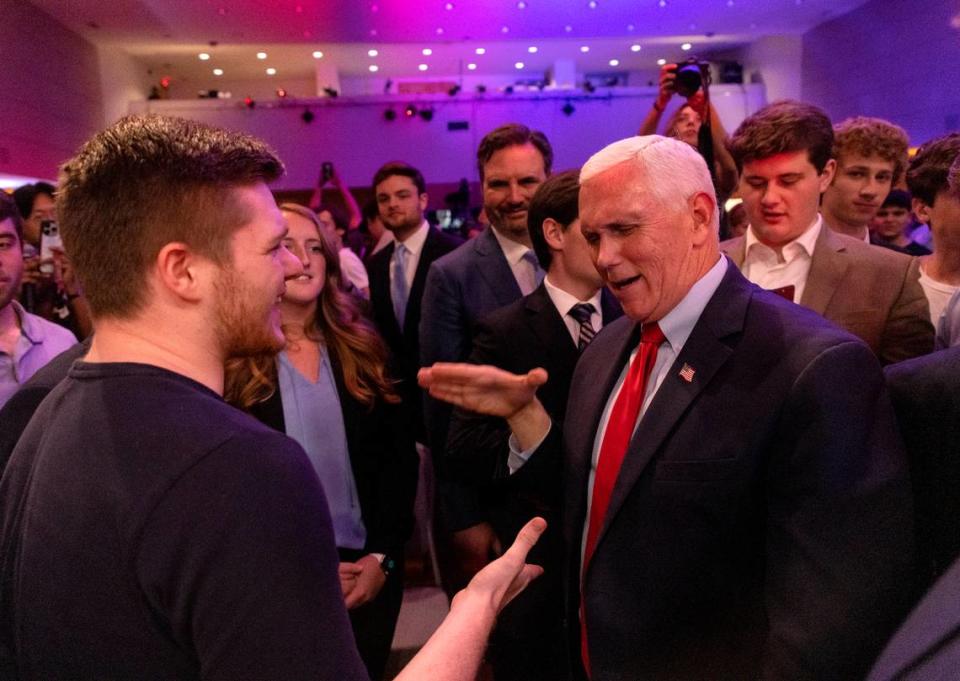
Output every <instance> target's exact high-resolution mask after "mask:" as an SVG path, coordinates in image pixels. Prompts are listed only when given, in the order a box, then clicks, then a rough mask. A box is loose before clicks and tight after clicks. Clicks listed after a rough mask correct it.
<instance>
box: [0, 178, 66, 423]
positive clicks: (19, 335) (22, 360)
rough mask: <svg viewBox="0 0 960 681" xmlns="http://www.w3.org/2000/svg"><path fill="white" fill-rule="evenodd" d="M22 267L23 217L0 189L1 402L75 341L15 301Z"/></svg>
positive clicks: (58, 327)
mask: <svg viewBox="0 0 960 681" xmlns="http://www.w3.org/2000/svg"><path fill="white" fill-rule="evenodd" d="M23 271H24V262H23V221H22V220H21V218H20V213H19V211H18V210H17V207H16V205H15V204H14V202H13V199H11V198H10V197H9V196H7V195H6V194H5V193H3V192H0V406H3V404H4V403H5V402H6V401H7V400H8V399H10V397H11V396H12V395H13V393H15V392H16V391H17V389H18V388H19V387H20V385H21V384H22V383H24V382H25V381H26V380H27V379H28V378H30V377H31V376H32V375H33V374H35V373H36V372H37V370H38V369H40V368H41V367H42V366H43V365H45V364H46V363H47V362H49V361H50V360H51V359H52V358H54V357H56V356H57V355H58V354H60V353H61V352H63V351H64V350H66V349H67V348H69V347H70V346H72V345H74V344H75V343H76V342H77V339H76V338H74V336H73V334H72V333H70V332H69V331H67V330H66V329H64V328H62V327H60V326H57V325H56V324H52V323H50V322H48V321H46V320H45V319H43V318H41V317H38V316H37V315H34V314H30V313H29V312H27V311H26V310H24V309H23V307H22V306H21V305H20V303H18V302H17V301H16V294H17V290H18V289H19V288H20V282H21V280H22V279H23Z"/></svg>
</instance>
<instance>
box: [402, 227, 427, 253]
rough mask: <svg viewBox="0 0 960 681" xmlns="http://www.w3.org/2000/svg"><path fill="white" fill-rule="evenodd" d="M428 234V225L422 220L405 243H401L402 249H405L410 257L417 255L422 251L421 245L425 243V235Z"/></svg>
mask: <svg viewBox="0 0 960 681" xmlns="http://www.w3.org/2000/svg"><path fill="white" fill-rule="evenodd" d="M429 233H430V223H429V222H427V221H426V220H424V221H423V222H422V223H420V226H419V227H418V228H417V231H416V232H414V233H413V234H411V235H410V236H408V237H407V239H406V241H404V242H402V243H403V247H404V248H406V249H407V252H409V253H410V254H411V255H419V254H420V251H422V250H423V244H424V243H425V242H426V240H427V234H429ZM398 243H400V242H398Z"/></svg>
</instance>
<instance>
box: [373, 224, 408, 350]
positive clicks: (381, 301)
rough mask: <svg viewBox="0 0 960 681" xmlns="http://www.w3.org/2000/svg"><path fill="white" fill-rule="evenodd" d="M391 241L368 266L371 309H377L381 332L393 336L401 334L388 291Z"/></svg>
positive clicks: (391, 260) (391, 254) (391, 258)
mask: <svg viewBox="0 0 960 681" xmlns="http://www.w3.org/2000/svg"><path fill="white" fill-rule="evenodd" d="M393 248H394V244H393V242H391V243H390V245H388V246H386V247H385V248H384V249H383V251H381V252H380V253H377V255H376V256H375V257H376V258H377V260H375V261H373V264H372V265H371V267H370V296H371V301H370V303H371V305H372V306H373V309H374V310H376V311H378V314H377V317H378V322H379V323H380V324H381V325H382V326H383V327H384V328H383V329H382V330H381V333H382V334H383V335H384V336H387V337H390V338H393V337H399V336H401V335H402V334H401V330H400V325H399V324H398V323H397V319H396V317H395V316H394V314H393V298H392V297H391V293H390V264H391V263H392V262H393Z"/></svg>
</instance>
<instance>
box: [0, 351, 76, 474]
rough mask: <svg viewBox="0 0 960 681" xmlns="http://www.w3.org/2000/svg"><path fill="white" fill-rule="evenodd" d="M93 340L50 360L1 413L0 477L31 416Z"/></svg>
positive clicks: (21, 387)
mask: <svg viewBox="0 0 960 681" xmlns="http://www.w3.org/2000/svg"><path fill="white" fill-rule="evenodd" d="M92 339H93V336H89V337H88V338H87V339H86V340H85V341H83V342H82V343H78V344H77V345H74V346H73V347H72V348H68V349H66V350H64V351H63V352H61V353H60V354H59V355H57V356H56V357H54V358H53V359H51V360H50V361H49V362H48V363H47V364H46V366H44V367H43V368H42V369H40V370H39V371H38V372H37V373H35V374H34V375H33V376H31V377H30V380H28V381H27V382H26V383H24V384H23V385H22V386H20V389H19V390H17V392H15V393H14V394H13V397H11V398H10V399H9V400H7V403H6V404H4V405H3V408H2V409H0V477H2V476H3V469H4V468H6V467H7V461H9V460H10V455H11V454H13V448H14V447H16V446H17V441H18V440H19V439H20V436H21V435H23V431H24V430H26V428H27V424H28V423H30V419H31V418H32V417H33V413H34V412H35V411H36V410H37V407H39V406H40V403H41V402H43V398H44V397H46V396H47V395H48V394H49V393H50V391H51V390H53V389H54V388H55V387H56V386H57V383H59V382H60V381H62V380H63V379H64V378H66V377H67V372H68V371H70V367H72V366H73V363H74V362H75V361H76V360H78V359H80V358H81V357H83V356H84V355H85V354H87V350H89V349H90V343H91V341H92Z"/></svg>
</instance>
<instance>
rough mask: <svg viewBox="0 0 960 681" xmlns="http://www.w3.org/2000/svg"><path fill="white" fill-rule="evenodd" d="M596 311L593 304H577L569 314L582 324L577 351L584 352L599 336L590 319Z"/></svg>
mask: <svg viewBox="0 0 960 681" xmlns="http://www.w3.org/2000/svg"><path fill="white" fill-rule="evenodd" d="M596 311H597V308H595V307H594V306H593V304H592V303H577V304H576V305H574V306H573V307H571V308H570V311H569V312H567V314H568V315H570V316H571V317H573V318H574V319H576V320H577V321H578V322H579V323H580V336H579V338H578V339H577V350H581V351H582V350H583V349H584V348H585V347H587V346H588V345H590V341H592V340H593V337H594V336H595V335H597V332H596V331H594V329H593V324H591V323H590V318H591V317H592V316H593V313H594V312H596Z"/></svg>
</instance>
